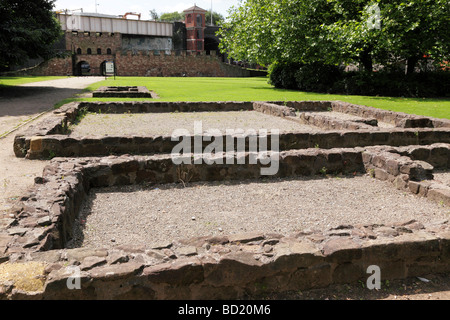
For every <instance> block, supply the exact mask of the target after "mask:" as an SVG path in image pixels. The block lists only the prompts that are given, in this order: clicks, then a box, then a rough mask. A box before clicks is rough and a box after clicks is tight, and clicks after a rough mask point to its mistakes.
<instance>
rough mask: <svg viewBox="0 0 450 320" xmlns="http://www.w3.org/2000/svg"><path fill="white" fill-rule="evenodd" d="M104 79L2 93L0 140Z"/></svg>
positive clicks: (23, 87)
mask: <svg viewBox="0 0 450 320" xmlns="http://www.w3.org/2000/svg"><path fill="white" fill-rule="evenodd" d="M101 80H104V78H103V77H71V78H66V79H57V80H49V81H41V82H32V83H27V84H23V85H20V86H16V87H14V88H13V89H9V90H2V91H1V92H0V136H2V135H3V134H5V133H7V132H9V131H10V130H12V129H14V128H16V127H17V126H18V125H21V124H24V123H26V122H27V121H29V120H30V119H33V118H34V117H36V116H38V115H39V114H41V113H42V112H45V111H48V110H51V109H52V108H53V105H54V104H55V103H57V102H59V101H61V100H64V99H66V98H70V97H72V96H74V95H76V94H79V93H81V92H82V90H83V89H84V88H86V87H87V86H89V85H90V84H92V83H95V82H98V81H101Z"/></svg>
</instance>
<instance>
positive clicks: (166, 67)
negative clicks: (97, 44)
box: [23, 50, 265, 77]
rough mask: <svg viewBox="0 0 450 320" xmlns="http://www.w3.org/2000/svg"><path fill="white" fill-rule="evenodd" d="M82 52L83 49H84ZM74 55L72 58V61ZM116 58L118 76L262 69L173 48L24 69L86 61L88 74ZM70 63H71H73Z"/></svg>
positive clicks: (62, 69)
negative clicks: (178, 51)
mask: <svg viewBox="0 0 450 320" xmlns="http://www.w3.org/2000/svg"><path fill="white" fill-rule="evenodd" d="M83 52H84V51H83ZM72 59H73V62H72ZM111 60H113V61H115V66H116V72H117V74H116V75H117V76H139V77H182V76H183V77H184V76H186V77H250V76H264V75H265V73H264V72H255V71H252V70H246V69H242V68H240V67H238V66H233V65H229V64H226V63H223V62H222V61H221V60H220V58H219V57H217V56H215V55H214V54H213V55H205V53H204V52H203V53H202V54H200V55H187V54H186V52H185V51H183V52H181V53H180V55H177V53H176V52H175V51H171V53H170V54H167V53H166V52H165V51H153V50H152V51H137V52H133V51H127V52H118V53H116V54H112V55H109V54H106V51H103V50H102V54H95V53H94V51H93V54H86V53H85V52H84V53H83V54H76V55H74V56H73V58H72V57H67V58H53V59H50V60H48V61H46V62H43V63H42V64H40V65H39V66H37V67H36V68H32V69H29V70H26V71H24V72H23V73H25V74H29V75H36V76H37V75H56V76H61V75H63V76H65V75H76V72H77V71H76V65H77V63H79V62H81V61H86V62H87V63H89V65H90V67H91V73H90V75H94V76H98V75H102V69H101V64H102V63H103V62H104V61H111ZM72 66H73V67H72Z"/></svg>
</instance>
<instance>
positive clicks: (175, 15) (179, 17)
mask: <svg viewBox="0 0 450 320" xmlns="http://www.w3.org/2000/svg"><path fill="white" fill-rule="evenodd" d="M159 20H160V21H166V22H175V21H184V14H182V13H179V12H177V11H175V12H169V13H162V14H161V16H160V17H159Z"/></svg>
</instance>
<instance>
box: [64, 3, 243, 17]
mask: <svg viewBox="0 0 450 320" xmlns="http://www.w3.org/2000/svg"><path fill="white" fill-rule="evenodd" d="M239 2H240V0H160V1H154V0H56V1H55V10H64V9H69V10H73V9H80V8H83V12H96V10H95V7H96V4H97V13H103V14H111V15H124V14H125V13H127V12H135V13H140V14H141V19H142V20H149V19H150V14H149V12H150V10H153V9H155V10H156V12H158V13H159V14H161V13H165V12H174V11H178V12H182V11H183V10H185V9H188V8H190V7H192V6H193V5H194V4H196V5H197V6H198V7H200V8H203V9H205V10H211V5H212V10H213V11H215V12H218V13H220V14H222V15H223V16H224V17H227V15H228V13H227V12H228V9H229V8H230V7H232V6H237V5H238V4H239ZM76 12H80V11H79V10H78V11H76ZM129 19H137V17H135V16H129Z"/></svg>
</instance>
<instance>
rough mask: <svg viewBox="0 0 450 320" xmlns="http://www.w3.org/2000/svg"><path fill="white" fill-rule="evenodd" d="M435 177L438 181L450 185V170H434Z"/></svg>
mask: <svg viewBox="0 0 450 320" xmlns="http://www.w3.org/2000/svg"><path fill="white" fill-rule="evenodd" d="M433 178H434V180H436V181H437V182H440V183H442V184H445V185H447V186H449V187H450V172H449V171H446V172H445V171H436V172H433Z"/></svg>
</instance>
